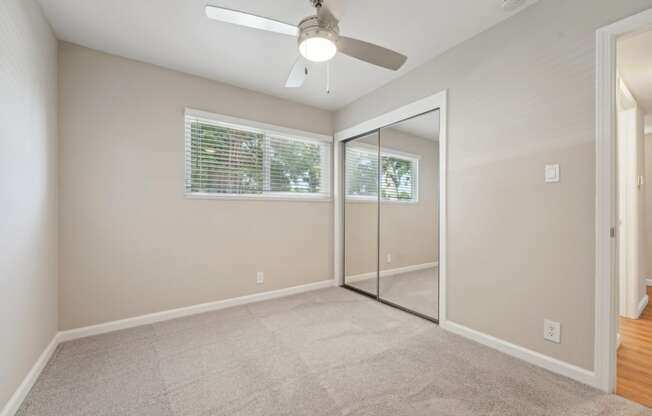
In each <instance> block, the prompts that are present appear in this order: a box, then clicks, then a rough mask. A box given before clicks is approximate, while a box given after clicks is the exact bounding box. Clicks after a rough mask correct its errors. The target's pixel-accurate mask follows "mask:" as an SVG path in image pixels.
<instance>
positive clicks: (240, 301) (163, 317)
mask: <svg viewBox="0 0 652 416" xmlns="http://www.w3.org/2000/svg"><path fill="white" fill-rule="evenodd" d="M332 286H333V281H332V280H322V281H320V282H316V283H309V284H306V285H301V286H293V287H288V288H285V289H278V290H272V291H270V292H262V293H255V294H253V295H246V296H240V297H237V298H230V299H224V300H218V301H216V302H208V303H201V304H198V305H192V306H186V307H183V308H177V309H169V310H166V311H161V312H155V313H150V314H147V315H141V316H136V317H133V318H127V319H121V320H118V321H112V322H106V323H103V324H98V325H92V326H86V327H83V328H77V329H71V330H68V331H62V332H60V333H59V335H60V342H65V341H70V340H73V339H77V338H85V337H90V336H93V335H99V334H105V333H107V332H113V331H119V330H121V329H127V328H133V327H137V326H142V325H149V324H153V323H156V322H161V321H168V320H171V319H176V318H182V317H185V316H191V315H197V314H200V313H205V312H211V311H217V310H220V309H226V308H231V307H233V306H239V305H246V304H249V303H254V302H261V301H264V300H269V299H276V298H281V297H284V296H290V295H295V294H298V293H304V292H309V291H312V290H318V289H324V288H327V287H332Z"/></svg>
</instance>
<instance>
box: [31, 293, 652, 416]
mask: <svg viewBox="0 0 652 416" xmlns="http://www.w3.org/2000/svg"><path fill="white" fill-rule="evenodd" d="M18 414H19V415H21V416H27V415H30V416H35V415H57V416H78V415H93V416H102V415H152V416H154V415H156V416H168V415H174V416H193V415H230V416H235V415H242V416H245V415H246V416H255V415H260V416H263V415H265V416H270V415H287V416H292V415H297V416H299V415H301V416H320V415H323V416H326V415H360V416H362V415H368V416H372V415H373V416H384V415H387V416H390V415H391V416H401V415H405V416H408V415H410V416H420V415H423V416H425V415H428V416H433V415H496V416H506V415H528V416H537V415H564V416H580V415H582V416H585V415H596V416H597V415H605V416H606V415H614V416H625V415H627V416H629V415H632V416H633V415H640V416H643V415H652V410H646V409H644V408H642V407H640V406H638V405H636V404H634V403H631V402H628V401H626V400H624V399H621V398H619V397H616V396H607V395H603V394H601V393H599V392H598V391H596V390H593V389H591V388H588V387H586V386H583V385H581V384H578V383H576V382H574V381H571V380H569V379H566V378H563V377H560V376H557V375H554V374H552V373H549V372H547V371H545V370H542V369H540V368H536V367H533V366H530V365H528V364H526V363H524V362H522V361H519V360H517V359H514V358H511V357H509V356H506V355H503V354H501V353H498V352H496V351H493V350H491V349H488V348H486V347H483V346H481V345H478V344H476V343H473V342H471V341H468V340H465V339H463V338H460V337H458V336H455V335H452V334H449V333H447V332H445V331H442V330H441V329H439V328H437V327H436V326H435V325H434V324H432V323H430V322H428V321H426V320H424V319H420V318H416V317H414V316H412V315H410V314H407V313H404V312H401V311H399V310H397V309H395V308H391V307H388V306H386V305H382V304H381V303H378V302H376V301H374V300H372V299H369V298H366V297H364V296H361V295H358V294H356V293H353V292H351V291H348V290H345V289H340V288H333V289H326V290H321V291H316V292H311V293H306V294H302V295H297V296H293V297H288V298H284V299H279V300H274V301H268V302H264V303H257V304H252V305H248V306H243V307H237V308H232V309H226V310H223V311H218V312H213V313H207V314H203V315H197V316H193V317H189V318H183V319H178V320H174V321H168V322H163V323H159V324H155V325H149V326H144V327H139V328H134V329H130V330H125V331H120V332H114V333H111V334H105V335H100V336H96V337H92V338H86V339H81V340H76V341H72V342H68V343H65V344H62V345H60V346H59V348H58V349H57V351H56V352H55V354H54V356H53V358H52V359H51V360H50V362H49V363H48V365H47V367H46V368H45V370H44V372H43V374H42V375H41V377H40V378H39V380H38V381H37V383H36V385H35V386H34V388H33V389H32V391H31V392H30V394H29V395H28V397H27V399H26V401H25V402H24V404H23V406H22V408H21V409H20V410H19V412H18Z"/></svg>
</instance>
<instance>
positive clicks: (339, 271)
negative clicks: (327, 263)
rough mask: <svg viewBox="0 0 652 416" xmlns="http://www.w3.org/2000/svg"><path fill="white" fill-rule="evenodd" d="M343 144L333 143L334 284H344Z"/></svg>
mask: <svg viewBox="0 0 652 416" xmlns="http://www.w3.org/2000/svg"><path fill="white" fill-rule="evenodd" d="M343 152H344V144H343V143H342V142H338V141H335V142H334V143H333V154H334V157H333V170H332V172H333V199H334V203H333V262H334V264H333V270H334V271H335V273H334V275H335V285H337V286H341V285H343V284H344V267H343V266H344V256H343V254H344V232H343V230H344V227H343V224H344V198H342V195H343V193H342V186H343V185H344V177H343V175H342V169H341V168H342V160H343Z"/></svg>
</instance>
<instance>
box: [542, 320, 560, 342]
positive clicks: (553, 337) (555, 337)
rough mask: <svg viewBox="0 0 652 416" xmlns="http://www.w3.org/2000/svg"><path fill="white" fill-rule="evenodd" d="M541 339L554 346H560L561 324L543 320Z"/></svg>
mask: <svg viewBox="0 0 652 416" xmlns="http://www.w3.org/2000/svg"><path fill="white" fill-rule="evenodd" d="M543 339H545V340H547V341H550V342H554V343H555V344H561V324H560V323H559V322H555V321H551V320H549V319H544V321H543Z"/></svg>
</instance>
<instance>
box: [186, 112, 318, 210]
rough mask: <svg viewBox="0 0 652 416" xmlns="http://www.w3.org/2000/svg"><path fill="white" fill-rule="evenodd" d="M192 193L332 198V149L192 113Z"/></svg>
mask: <svg viewBox="0 0 652 416" xmlns="http://www.w3.org/2000/svg"><path fill="white" fill-rule="evenodd" d="M185 136H186V154H185V157H186V181H185V188H186V193H187V194H190V195H193V194H195V195H208V196H211V195H212V196H220V195H221V196H241V197H248V196H258V197H270V198H279V197H280V198H283V197H287V198H295V197H296V198H329V197H330V155H331V145H330V143H328V142H325V141H319V140H317V139H312V138H303V137H291V136H289V135H286V134H277V133H274V132H269V131H266V130H262V129H257V128H251V127H247V126H243V125H234V124H230V123H224V122H221V121H218V120H214V119H211V118H205V117H200V116H196V115H192V114H186V117H185Z"/></svg>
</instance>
